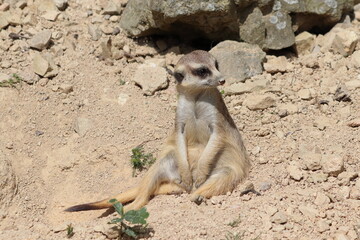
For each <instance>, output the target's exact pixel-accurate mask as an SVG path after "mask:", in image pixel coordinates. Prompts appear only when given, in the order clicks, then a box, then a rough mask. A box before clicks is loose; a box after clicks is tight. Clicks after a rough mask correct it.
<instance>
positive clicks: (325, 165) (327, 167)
mask: <svg viewBox="0 0 360 240" xmlns="http://www.w3.org/2000/svg"><path fill="white" fill-rule="evenodd" d="M321 166H322V169H323V172H324V173H327V174H329V175H331V176H335V177H336V176H337V175H339V174H340V173H341V172H342V171H344V159H343V157H342V156H339V155H336V154H327V155H324V156H323V158H322V159H321Z"/></svg>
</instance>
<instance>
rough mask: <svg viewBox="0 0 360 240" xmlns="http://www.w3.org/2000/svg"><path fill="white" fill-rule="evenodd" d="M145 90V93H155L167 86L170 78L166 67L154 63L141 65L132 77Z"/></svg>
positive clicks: (148, 94)
mask: <svg viewBox="0 0 360 240" xmlns="http://www.w3.org/2000/svg"><path fill="white" fill-rule="evenodd" d="M132 81H133V82H135V84H137V85H139V86H140V87H141V88H142V90H143V91H144V95H147V96H150V95H153V94H154V93H155V92H156V91H158V90H161V89H164V88H167V87H168V85H169V80H168V78H167V72H166V70H165V68H163V67H159V66H157V65H156V64H154V63H146V64H142V65H140V66H139V67H138V68H137V70H136V72H135V74H134V77H133V79H132Z"/></svg>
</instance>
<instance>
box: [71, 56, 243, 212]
mask: <svg viewBox="0 0 360 240" xmlns="http://www.w3.org/2000/svg"><path fill="white" fill-rule="evenodd" d="M174 77H175V79H176V82H177V86H176V88H177V92H178V105H177V110H176V118H175V130H174V132H173V133H172V135H171V136H170V137H169V138H168V140H167V142H166V144H165V148H164V151H163V152H162V154H161V155H160V158H159V160H158V161H156V162H155V163H154V165H152V166H151V167H150V169H149V170H148V171H147V173H146V174H145V176H144V178H143V179H142V181H141V182H140V184H139V185H138V186H137V187H135V188H132V189H130V190H128V191H125V192H124V193H120V194H118V195H116V196H113V197H111V198H108V199H105V200H102V201H98V202H93V203H87V204H81V205H76V206H73V207H70V208H68V209H66V211H71V212H72V211H83V210H93V209H102V208H109V207H111V206H112V205H111V203H109V200H110V199H113V198H115V199H117V200H118V201H119V202H121V203H123V204H126V203H129V202H131V203H129V204H128V205H126V206H125V211H129V210H136V209H140V208H141V207H143V206H144V205H146V204H147V203H148V201H149V200H150V197H151V196H154V195H158V194H171V193H180V192H184V191H186V192H188V193H190V200H191V201H194V202H196V203H199V202H201V201H202V200H203V199H204V198H210V197H212V196H215V195H221V194H225V193H227V192H229V191H230V192H231V191H232V190H233V189H234V188H235V187H236V186H237V185H238V184H239V183H240V182H241V181H242V180H244V179H245V178H246V177H247V175H248V172H249V168H250V161H249V157H248V155H247V152H246V149H245V146H244V143H243V140H242V137H241V135H240V132H239V130H238V129H237V127H236V125H235V123H234V121H233V119H232V118H231V116H230V114H229V112H228V109H227V108H226V105H225V103H224V101H223V98H222V95H221V93H220V92H219V90H218V89H217V86H219V85H223V84H224V83H225V80H224V77H223V75H222V74H221V73H220V72H219V67H218V62H217V61H216V59H215V58H214V57H213V56H212V55H211V54H210V53H208V52H206V51H201V50H196V51H193V52H191V53H189V54H187V55H184V56H183V57H182V58H181V59H180V60H179V62H178V63H177V65H176V66H175V71H174Z"/></svg>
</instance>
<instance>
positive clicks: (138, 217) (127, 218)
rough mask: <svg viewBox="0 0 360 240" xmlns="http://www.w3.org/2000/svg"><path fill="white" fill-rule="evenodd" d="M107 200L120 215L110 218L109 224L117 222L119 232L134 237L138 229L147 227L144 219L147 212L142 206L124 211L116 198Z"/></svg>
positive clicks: (147, 214)
mask: <svg viewBox="0 0 360 240" xmlns="http://www.w3.org/2000/svg"><path fill="white" fill-rule="evenodd" d="M109 202H110V203H111V204H112V205H113V206H114V208H115V211H116V212H117V213H118V214H119V216H120V217H118V218H114V219H112V220H111V221H110V222H109V224H118V226H119V227H120V232H121V234H126V235H127V236H129V237H132V238H134V239H135V238H137V236H138V233H139V230H138V229H139V228H140V229H141V228H142V229H144V228H146V227H147V223H146V219H147V218H148V217H149V213H148V212H147V211H146V208H144V207H143V208H141V209H139V210H130V211H128V212H124V207H123V205H122V204H121V203H120V202H119V201H118V200H116V199H111V200H110V201H109ZM129 224H130V225H129Z"/></svg>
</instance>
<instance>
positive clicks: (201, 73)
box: [193, 67, 211, 78]
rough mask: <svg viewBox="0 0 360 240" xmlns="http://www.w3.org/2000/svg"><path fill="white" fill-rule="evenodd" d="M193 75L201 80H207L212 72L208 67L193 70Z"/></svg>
mask: <svg viewBox="0 0 360 240" xmlns="http://www.w3.org/2000/svg"><path fill="white" fill-rule="evenodd" d="M193 74H194V75H196V76H199V77H201V78H206V77H208V76H210V75H211V71H210V69H208V68H207V67H201V68H197V69H195V70H193Z"/></svg>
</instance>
